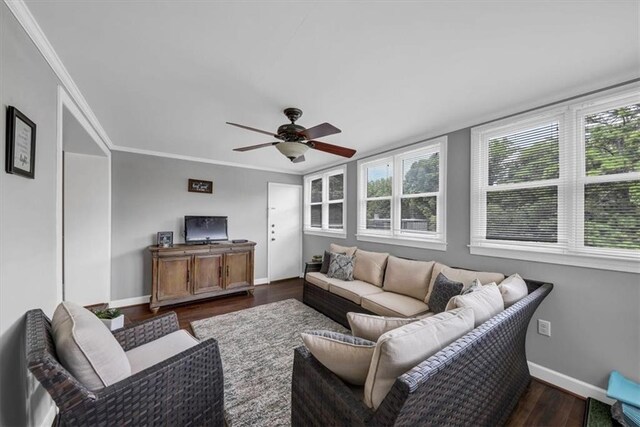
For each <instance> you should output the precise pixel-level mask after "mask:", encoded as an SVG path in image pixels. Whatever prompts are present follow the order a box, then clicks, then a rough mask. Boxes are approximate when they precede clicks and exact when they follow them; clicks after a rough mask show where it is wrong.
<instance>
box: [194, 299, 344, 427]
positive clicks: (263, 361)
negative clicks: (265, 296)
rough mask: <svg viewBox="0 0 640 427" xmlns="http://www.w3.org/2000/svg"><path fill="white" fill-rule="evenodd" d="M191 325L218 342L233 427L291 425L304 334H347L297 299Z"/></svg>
mask: <svg viewBox="0 0 640 427" xmlns="http://www.w3.org/2000/svg"><path fill="white" fill-rule="evenodd" d="M191 328H193V332H194V333H195V335H196V337H198V338H199V339H201V340H202V339H206V338H215V339H216V340H218V346H219V347H220V355H221V358H222V369H223V372H224V406H225V418H226V420H227V424H228V425H229V426H231V427H243V426H288V425H290V424H291V373H292V372H293V349H294V348H296V347H299V346H301V345H302V338H300V333H301V332H304V331H311V330H317V329H324V330H331V331H337V332H347V330H346V329H345V328H344V327H343V326H342V325H340V324H338V323H336V322H334V321H333V320H331V319H329V318H328V317H326V316H324V315H322V314H320V313H318V312H317V311H315V310H314V309H312V308H310V307H307V306H306V305H304V304H303V303H301V302H300V301H298V300H295V299H288V300H285V301H279V302H274V303H271V304H265V305H260V306H257V307H253V308H248V309H246V310H242V311H237V312H234V313H229V314H223V315H220V316H215V317H211V318H209V319H204V320H198V321H195V322H191Z"/></svg>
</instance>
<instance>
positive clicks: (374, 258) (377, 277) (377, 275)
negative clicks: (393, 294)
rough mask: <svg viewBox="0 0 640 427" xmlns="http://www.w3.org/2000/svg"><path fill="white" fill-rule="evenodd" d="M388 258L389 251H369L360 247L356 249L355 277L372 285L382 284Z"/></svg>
mask: <svg viewBox="0 0 640 427" xmlns="http://www.w3.org/2000/svg"><path fill="white" fill-rule="evenodd" d="M387 258H389V254H387V253H380V252H367V251H363V250H362V249H359V250H358V251H356V260H355V266H354V267H353V278H354V279H357V280H362V281H364V282H368V283H371V284H372V285H376V286H382V280H383V279H384V269H385V267H386V265H387Z"/></svg>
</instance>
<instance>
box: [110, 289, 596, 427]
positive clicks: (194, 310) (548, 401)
mask: <svg viewBox="0 0 640 427" xmlns="http://www.w3.org/2000/svg"><path fill="white" fill-rule="evenodd" d="M288 298H295V299H297V300H300V301H302V279H290V280H283V281H280V282H276V283H272V284H270V285H264V286H258V287H257V288H256V290H255V292H254V294H253V295H246V294H238V295H232V296H226V297H221V298H216V299H211V300H207V301H202V302H196V303H190V304H185V305H176V306H171V307H164V308H160V311H159V312H158V314H162V313H166V312H169V311H175V312H176V313H177V314H178V320H179V322H180V327H181V328H182V329H186V330H188V331H189V332H191V325H190V323H191V322H192V321H194V320H200V319H206V318H208V317H212V316H216V315H218V314H224V313H230V312H232V311H238V310H242V309H245V308H249V307H254V306H256V305H261V304H267V303H270V302H275V301H281V300H285V299H288ZM122 312H123V313H124V314H125V316H126V317H127V320H128V321H131V322H136V321H139V320H144V319H148V318H149V317H153V316H154V314H152V313H151V311H149V305H148V304H143V305H134V306H131V307H125V308H123V309H122ZM584 409H585V401H584V400H582V399H581V398H578V397H576V396H573V395H572V394H569V393H567V392H564V391H562V390H559V389H557V388H555V387H552V386H550V385H547V384H545V383H543V382H541V381H538V380H536V379H534V380H533V381H532V382H531V384H530V385H529V388H528V389H527V391H526V392H525V394H524V395H523V396H522V398H521V399H520V401H519V402H518V405H517V406H516V408H515V410H514V411H513V413H512V414H511V417H509V420H508V421H507V424H506V425H507V426H510V427H516V426H550V427H556V426H557V427H563V426H571V427H579V426H582V419H583V416H584Z"/></svg>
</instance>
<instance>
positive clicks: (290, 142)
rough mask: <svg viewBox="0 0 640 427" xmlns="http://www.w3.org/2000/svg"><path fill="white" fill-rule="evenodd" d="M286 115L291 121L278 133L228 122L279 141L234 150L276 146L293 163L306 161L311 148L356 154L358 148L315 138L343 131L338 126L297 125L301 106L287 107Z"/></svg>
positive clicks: (328, 151)
mask: <svg viewBox="0 0 640 427" xmlns="http://www.w3.org/2000/svg"><path fill="white" fill-rule="evenodd" d="M284 114H285V116H287V117H288V118H289V120H291V123H286V124H284V125H282V126H280V127H279V128H278V130H277V131H276V133H273V132H268V131H265V130H260V129H256V128H252V127H249V126H244V125H239V124H237V123H230V122H227V124H228V125H232V126H237V127H239V128H242V129H248V130H252V131H254V132H259V133H264V134H266V135H270V136H272V137H274V138H276V139H278V140H279V141H275V142H267V143H264V144H258V145H250V146H248V147H240V148H234V149H233V151H249V150H255V149H257V148H263V147H270V146H272V145H275V147H276V148H277V149H278V151H280V152H281V153H282V154H284V156H285V157H287V158H288V159H289V160H291V161H292V162H293V163H300V162H304V153H306V152H307V150H308V149H309V148H313V149H314V150H319V151H324V152H325V153H330V154H336V155H338V156H343V157H352V156H353V155H354V154H356V150H352V149H351V148H346V147H340V146H338V145H332V144H327V143H326V142H320V141H315V138H320V137H323V136H327V135H334V134H336V133H340V132H342V131H341V130H340V129H338V128H337V127H335V126H333V125H331V124H329V123H322V124H319V125H318V126H314V127H312V128H309V129H306V128H304V127H303V126H300V125H297V124H296V123H295V122H296V120H298V119H299V118H300V116H302V110H301V109H299V108H285V110H284Z"/></svg>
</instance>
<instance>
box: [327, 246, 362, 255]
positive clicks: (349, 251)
mask: <svg viewBox="0 0 640 427" xmlns="http://www.w3.org/2000/svg"><path fill="white" fill-rule="evenodd" d="M356 249H358V247H357V246H340V245H336V244H335V243H332V244H330V245H329V252H333V253H338V254H345V255H349V256H353V255H354V254H355V253H356Z"/></svg>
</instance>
